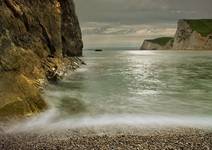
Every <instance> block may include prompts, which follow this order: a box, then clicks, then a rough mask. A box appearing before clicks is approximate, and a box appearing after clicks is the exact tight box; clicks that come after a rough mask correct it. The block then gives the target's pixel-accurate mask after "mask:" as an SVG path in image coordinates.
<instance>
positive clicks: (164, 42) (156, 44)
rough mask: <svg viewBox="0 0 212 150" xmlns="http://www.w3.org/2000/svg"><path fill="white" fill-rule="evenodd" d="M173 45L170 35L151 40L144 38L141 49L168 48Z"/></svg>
mask: <svg viewBox="0 0 212 150" xmlns="http://www.w3.org/2000/svg"><path fill="white" fill-rule="evenodd" d="M172 45H173V38H172V37H162V38H157V39H152V40H144V42H143V44H142V46H141V48H140V49H141V50H168V49H171V48H172Z"/></svg>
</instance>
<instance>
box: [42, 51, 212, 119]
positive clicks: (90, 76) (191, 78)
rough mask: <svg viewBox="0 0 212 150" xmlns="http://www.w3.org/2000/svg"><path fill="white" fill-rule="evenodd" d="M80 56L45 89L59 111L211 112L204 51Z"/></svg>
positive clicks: (210, 77)
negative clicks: (77, 66) (71, 68)
mask: <svg viewBox="0 0 212 150" xmlns="http://www.w3.org/2000/svg"><path fill="white" fill-rule="evenodd" d="M83 60H84V61H85V62H86V63H87V65H86V66H83V67H82V68H81V69H79V70H77V71H76V72H74V73H70V75H69V76H68V77H67V78H66V79H65V80H63V81H61V82H59V83H58V84H57V85H51V86H50V87H49V89H48V90H47V91H46V94H45V96H46V99H48V101H49V102H50V104H51V105H52V107H55V108H57V109H58V110H59V113H60V114H61V115H63V116H64V117H73V115H80V116H94V117H95V116H98V115H121V114H129V115H151V116H154V115H157V116H158V115H159V116H172V115H175V116H203V117H204V116H211V115H212V52H210V51H198V52H197V51H117V50H114V51H112V50H110V51H103V52H93V51H85V53H84V58H83Z"/></svg>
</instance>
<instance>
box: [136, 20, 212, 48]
mask: <svg viewBox="0 0 212 150" xmlns="http://www.w3.org/2000/svg"><path fill="white" fill-rule="evenodd" d="M160 41H164V42H162V43H161V42H160ZM140 49H141V50H168V49H170V50H171V49H173V50H212V19H197V20H179V21H178V27H177V31H176V34H175V37H174V38H167V37H165V38H164V37H162V38H157V39H153V40H145V41H144V42H143V44H142V46H141V48H140Z"/></svg>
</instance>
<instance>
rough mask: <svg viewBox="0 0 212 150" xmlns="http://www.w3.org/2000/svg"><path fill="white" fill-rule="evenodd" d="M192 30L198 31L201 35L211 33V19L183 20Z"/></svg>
mask: <svg viewBox="0 0 212 150" xmlns="http://www.w3.org/2000/svg"><path fill="white" fill-rule="evenodd" d="M185 21H186V22H188V24H189V25H190V26H191V28H192V30H194V31H197V32H199V33H200V34H201V35H202V36H208V35H209V34H210V33H212V19H199V20H185Z"/></svg>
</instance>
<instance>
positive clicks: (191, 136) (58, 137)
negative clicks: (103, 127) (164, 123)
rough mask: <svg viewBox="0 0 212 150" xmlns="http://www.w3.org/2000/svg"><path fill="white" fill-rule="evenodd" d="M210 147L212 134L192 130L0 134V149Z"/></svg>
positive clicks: (199, 149) (84, 130) (211, 145)
mask: <svg viewBox="0 0 212 150" xmlns="http://www.w3.org/2000/svg"><path fill="white" fill-rule="evenodd" d="M80 132H81V133H80ZM86 132H87V133H86ZM88 133H91V134H88ZM211 148H212V132H211V131H206V130H200V129H192V128H176V129H154V130H152V129H151V130H150V129H135V131H134V132H132V129H130V130H129V132H128V133H127V132H126V133H123V132H122V133H121V132H120V133H118V132H117V133H115V134H108V133H98V132H96V131H95V129H89V128H88V129H78V130H64V131H62V132H61V131H60V132H51V133H50V132H46V133H45V132H43V133H36V132H31V133H30V132H29V133H27V132H22V133H4V134H3V133H0V149H94V150H96V149H101V150H102V149H135V150H137V149H139V150H140V149H141V150H142V149H150V150H151V149H170V150H171V149H197V150H201V149H205V150H209V149H211Z"/></svg>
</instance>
